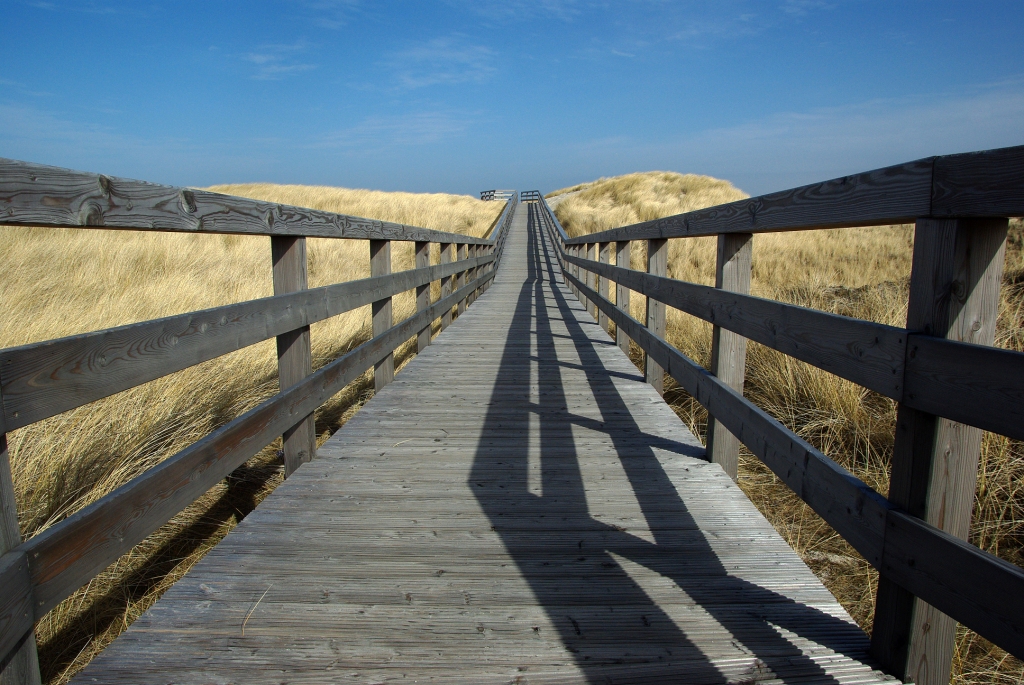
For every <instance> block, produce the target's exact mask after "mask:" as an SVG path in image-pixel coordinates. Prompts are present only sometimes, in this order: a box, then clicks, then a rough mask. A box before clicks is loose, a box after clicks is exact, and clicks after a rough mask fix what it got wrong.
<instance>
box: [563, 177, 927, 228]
mask: <svg viewBox="0 0 1024 685" xmlns="http://www.w3.org/2000/svg"><path fill="white" fill-rule="evenodd" d="M933 161H934V158H928V159H921V160H918V161H916V162H907V163H906V164H898V165H896V166H891V167H887V168H884V169H876V170H874V171H867V172H864V173H862V174H854V175H852V176H844V177H842V178H836V179H833V180H831V181H825V182H823V183H812V184H811V185H806V186H802V187H800V188H793V189H792V190H785V191H782V192H778V193H771V194H768V195H761V196H760V197H752V198H750V199H747V200H738V201H736V202H730V203H728V204H724V205H718V206H716V207H710V208H708V209H699V210H696V211H693V212H687V213H685V214H677V215H675V216H670V217H666V218H664V219H655V220H653V221H645V222H643V223H639V224H633V225H632V226H624V227H622V228H615V229H612V230H609V231H601V232H600V233H592V234H590V235H588V236H586V238H585V239H584V238H571V239H569V240H568V241H566V242H567V244H570V245H572V244H577V243H580V242H583V241H584V240H587V241H594V240H602V241H604V240H654V239H660V238H688V237H694V236H704V235H717V234H720V233H765V232H771V231H793V230H810V229H818V228H842V227H848V226H881V225H887V224H904V223H910V222H912V221H914V220H915V219H917V217H922V216H928V215H929V213H930V212H931V193H932V164H933Z"/></svg>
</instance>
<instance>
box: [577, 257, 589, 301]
mask: <svg viewBox="0 0 1024 685" xmlns="http://www.w3.org/2000/svg"><path fill="white" fill-rule="evenodd" d="M586 256H587V245H586V243H580V244H579V245H577V246H576V257H577V258H578V259H583V258H584V257H586ZM576 278H578V279H579V280H580V283H583V284H584V285H588V284H587V270H586V269H584V268H583V267H582V266H580V265H578V264H577V265H576ZM576 297H577V298H579V301H580V303H581V304H582V305H583V308H584V309H585V310H586V311H588V312H589V311H590V300H588V299H587V296H586V295H584V294H583V293H582V291H581V292H578V293H576Z"/></svg>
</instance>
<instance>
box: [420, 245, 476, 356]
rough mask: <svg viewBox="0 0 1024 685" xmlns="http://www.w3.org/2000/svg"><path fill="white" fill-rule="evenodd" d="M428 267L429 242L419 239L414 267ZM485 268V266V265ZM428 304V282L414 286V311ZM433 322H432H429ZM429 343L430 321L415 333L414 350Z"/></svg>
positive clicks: (424, 347)
mask: <svg viewBox="0 0 1024 685" xmlns="http://www.w3.org/2000/svg"><path fill="white" fill-rule="evenodd" d="M429 267H430V243H429V242H427V241H425V240H421V241H417V242H416V268H417V269H427V268H429ZM485 268H486V267H485ZM429 306H430V283H424V284H423V285H418V286H416V311H418V312H421V311H423V310H424V309H426V308H427V307H429ZM431 323H433V322H431ZM428 345H430V323H428V324H427V325H426V326H424V327H423V330H421V331H420V332H419V333H417V334H416V352H417V353H419V352H422V351H423V350H425V349H427V346H428Z"/></svg>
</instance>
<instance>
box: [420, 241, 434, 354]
mask: <svg viewBox="0 0 1024 685" xmlns="http://www.w3.org/2000/svg"><path fill="white" fill-rule="evenodd" d="M429 267H430V243H429V242H428V241H426V240H417V241H416V268H417V269H426V268H429ZM429 306H430V283H424V284H423V285H418V286H416V311H418V312H422V311H423V310H424V309H426V308H427V307H429ZM431 324H433V322H432V321H428V322H427V325H426V326H425V327H424V328H423V330H421V331H420V332H419V333H417V334H416V351H417V352H422V351H423V350H425V349H427V346H428V345H430V327H431Z"/></svg>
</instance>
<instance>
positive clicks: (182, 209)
mask: <svg viewBox="0 0 1024 685" xmlns="http://www.w3.org/2000/svg"><path fill="white" fill-rule="evenodd" d="M0 225H3V226H44V227H53V228H107V229H122V230H143V231H171V232H184V233H231V234H242V235H270V236H282V235H286V236H306V237H311V238H350V239H362V240H367V239H370V240H403V241H426V242H441V243H459V244H470V245H493V242H492V241H490V240H486V239H484V238H476V237H473V236H469V235H463V234H461V233H450V232H447V231H435V230H433V229H429V228H421V227H419V226H409V225H406V224H399V223H394V222H390V221H380V220H377V219H368V218H364V217H357V216H350V215H347V214H339V213H335V212H327V211H323V210H317V209H309V208H305V207H296V206H292V205H285V204H280V203H276V202H266V201H263V200H252V199H249V198H242V197H236V196H233V195H224V194H221V193H214V192H211V191H208V190H199V189H195V188H180V187H177V186H169V185H161V184H158V183H150V182H148V181H138V180H134V179H126V178H118V177H114V176H105V175H103V174H96V173H89V172H82V171H74V170H71V169H64V168H61V167H55V166H47V165H43V164H34V163H31V162H22V161H18V160H13V159H6V158H2V157H0Z"/></svg>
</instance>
